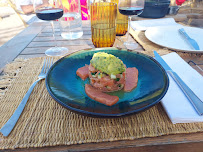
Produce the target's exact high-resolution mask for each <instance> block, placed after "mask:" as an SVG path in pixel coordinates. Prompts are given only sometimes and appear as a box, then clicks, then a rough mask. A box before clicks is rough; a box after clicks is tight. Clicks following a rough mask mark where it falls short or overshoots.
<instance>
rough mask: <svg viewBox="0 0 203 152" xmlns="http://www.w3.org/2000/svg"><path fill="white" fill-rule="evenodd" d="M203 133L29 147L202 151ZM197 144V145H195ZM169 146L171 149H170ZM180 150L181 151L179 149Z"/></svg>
mask: <svg viewBox="0 0 203 152" xmlns="http://www.w3.org/2000/svg"><path fill="white" fill-rule="evenodd" d="M202 137H203V133H189V134H177V135H165V136H159V137H152V138H140V139H136V140H124V141H112V142H99V143H87V144H78V145H70V146H63V145H61V146H56V147H43V148H29V152H36V151H37V152H42V151H43V152H64V151H68V152H69V151H70V152H71V151H72V152H73V151H74V152H81V151H82V152H84V151H94V152H101V151H108V152H124V151H126V150H127V151H126V152H140V151H142V152H160V151H164V152H175V151H177V148H178V149H180V150H181V151H182V152H202V149H203V138H202ZM193 146H195V147H193ZM168 148H169V149H168ZM26 150H27V149H15V150H14V151H15V152H25V151H26ZM178 152H179V151H178Z"/></svg>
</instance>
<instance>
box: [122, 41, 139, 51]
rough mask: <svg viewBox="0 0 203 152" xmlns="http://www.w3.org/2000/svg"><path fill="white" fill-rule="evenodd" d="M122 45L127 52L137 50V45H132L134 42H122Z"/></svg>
mask: <svg viewBox="0 0 203 152" xmlns="http://www.w3.org/2000/svg"><path fill="white" fill-rule="evenodd" d="M123 44H124V45H125V47H126V48H127V49H129V50H134V49H137V47H138V44H137V43H134V42H124V43H123Z"/></svg>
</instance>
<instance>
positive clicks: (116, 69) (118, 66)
mask: <svg viewBox="0 0 203 152" xmlns="http://www.w3.org/2000/svg"><path fill="white" fill-rule="evenodd" d="M90 63H91V64H92V66H94V68H95V69H97V70H99V71H101V72H104V73H107V74H108V75H116V74H120V73H123V72H124V71H125V66H124V64H123V61H121V60H120V59H119V58H117V57H115V56H114V55H112V54H108V53H105V52H98V53H95V54H94V55H93V57H92V59H91V60H90Z"/></svg>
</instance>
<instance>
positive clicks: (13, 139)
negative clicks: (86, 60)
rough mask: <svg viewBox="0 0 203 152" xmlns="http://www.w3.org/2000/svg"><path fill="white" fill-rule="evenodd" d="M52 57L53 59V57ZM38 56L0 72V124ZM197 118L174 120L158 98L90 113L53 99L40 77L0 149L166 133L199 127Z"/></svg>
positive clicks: (31, 77) (35, 70) (34, 72)
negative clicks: (132, 108)
mask: <svg viewBox="0 0 203 152" xmlns="http://www.w3.org/2000/svg"><path fill="white" fill-rule="evenodd" d="M56 60H57V59H56ZM42 64H43V58H34V59H27V60H15V61H14V62H13V63H11V64H8V65H7V66H6V68H5V70H4V75H2V76H1V78H0V86H1V88H0V90H1V95H0V97H1V98H0V116H1V118H0V128H1V127H2V126H3V125H4V124H5V123H6V121H7V120H8V119H9V118H10V116H11V115H12V114H13V112H14V111H15V109H16V108H17V106H18V105H19V103H20V102H21V100H22V98H23V96H24V95H25V93H26V92H27V90H28V89H29V87H30V85H31V84H32V83H33V82H34V81H35V80H37V76H38V74H39V73H40V71H41V67H42ZM202 131H203V123H190V124H176V125H173V124H172V123H171V122H170V120H169V119H168V117H167V115H166V113H165V111H164V110H163V108H162V107H161V105H160V104H158V105H156V106H154V107H152V108H150V109H149V110H146V111H144V112H141V113H139V114H133V115H130V116H127V117H120V118H111V119H107V118H105V119H104V118H92V117H87V116H82V115H79V114H76V113H74V112H71V111H69V110H67V109H65V108H63V107H62V106H60V105H59V104H58V103H57V102H55V101H54V100H53V99H52V98H51V96H50V95H49V93H48V92H47V90H46V87H45V81H44V80H42V81H40V82H39V83H38V84H37V85H36V87H35V89H34V90H33V93H32V94H31V96H30V98H29V101H28V103H27V104H26V107H25V109H24V111H23V113H22V115H21V117H20V119H19V121H18V122H17V124H16V126H15V128H14V129H13V131H12V132H11V134H10V135H9V136H8V137H3V136H2V135H0V149H13V148H28V147H43V146H55V145H72V144H81V143H89V142H103V141H116V140H132V139H138V138H143V137H156V136H162V135H168V134H178V133H193V132H202Z"/></svg>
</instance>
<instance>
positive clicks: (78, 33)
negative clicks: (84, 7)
mask: <svg viewBox="0 0 203 152" xmlns="http://www.w3.org/2000/svg"><path fill="white" fill-rule="evenodd" d="M62 5H63V13H64V14H63V16H62V17H61V18H60V20H59V21H60V22H59V23H60V30H61V36H62V37H63V38H64V39H68V40H74V39H78V38H80V37H82V35H83V29H82V18H81V6H80V0H63V3H62Z"/></svg>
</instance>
